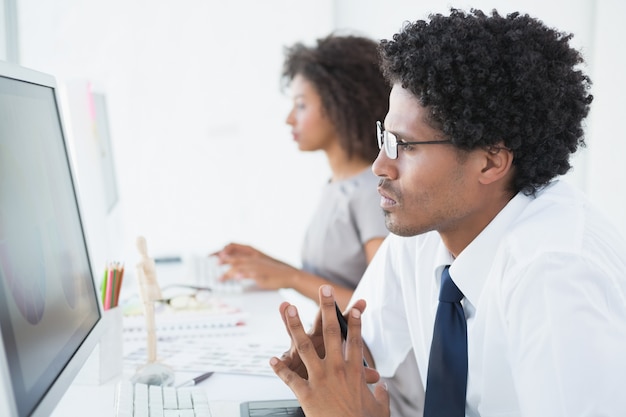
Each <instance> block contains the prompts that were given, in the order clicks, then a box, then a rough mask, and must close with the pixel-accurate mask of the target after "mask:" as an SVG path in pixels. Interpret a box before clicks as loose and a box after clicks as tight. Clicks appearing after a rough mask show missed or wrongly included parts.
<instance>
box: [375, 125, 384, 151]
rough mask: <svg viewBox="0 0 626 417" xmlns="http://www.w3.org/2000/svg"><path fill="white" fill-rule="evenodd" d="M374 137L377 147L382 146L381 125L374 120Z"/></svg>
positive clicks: (380, 147)
mask: <svg viewBox="0 0 626 417" xmlns="http://www.w3.org/2000/svg"><path fill="white" fill-rule="evenodd" d="M376 139H377V140H378V149H382V148H383V143H384V138H383V125H382V123H380V122H376Z"/></svg>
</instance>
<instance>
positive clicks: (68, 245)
mask: <svg viewBox="0 0 626 417" xmlns="http://www.w3.org/2000/svg"><path fill="white" fill-rule="evenodd" d="M0 64H1V65H0V327H1V329H0V330H1V331H0V340H1V342H2V343H0V345H1V346H0V354H2V357H0V368H1V369H0V402H6V401H3V400H8V402H9V403H10V404H8V405H4V406H5V407H8V408H6V409H5V410H4V412H6V413H10V415H18V416H20V417H21V416H31V415H48V414H50V412H51V411H52V410H53V408H54V406H55V405H56V402H57V401H58V400H59V398H60V396H62V395H63V393H64V392H65V390H66V388H67V386H68V385H69V384H70V383H71V381H72V379H73V377H74V376H75V374H76V372H77V371H78V370H79V369H80V366H82V364H83V362H84V361H85V359H86V358H87V356H88V354H89V353H90V352H91V350H92V349H93V347H94V345H95V343H96V342H97V337H98V335H97V333H98V332H96V331H94V329H95V328H96V327H99V326H97V325H98V324H99V321H100V318H101V310H100V306H99V303H98V298H97V291H96V288H95V285H94V280H93V274H92V270H91V266H90V262H89V254H88V249H87V245H86V241H85V236H84V231H83V226H82V222H81V215H80V210H79V204H78V200H77V197H76V190H75V187H74V181H73V177H72V172H71V167H70V162H69V161H70V160H69V158H68V150H67V146H66V143H65V138H64V134H63V128H62V123H61V114H60V112H59V107H58V100H57V92H56V84H55V82H54V79H53V78H52V77H49V76H46V75H44V74H41V73H38V72H34V71H29V70H26V69H23V68H20V67H16V66H13V65H10V64H7V63H4V62H0ZM3 396H4V397H5V398H3ZM48 397H50V398H48ZM52 397H54V398H52ZM2 407H3V406H2V405H0V414H1V415H4V414H3V413H2V411H3V409H2Z"/></svg>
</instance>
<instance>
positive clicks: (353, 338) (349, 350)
mask: <svg viewBox="0 0 626 417" xmlns="http://www.w3.org/2000/svg"><path fill="white" fill-rule="evenodd" d="M346 359H347V361H348V363H350V364H357V365H358V367H359V368H360V367H362V366H364V362H363V339H362V338H361V311H360V310H358V309H356V308H352V309H350V312H349V314H348V339H347V340H346Z"/></svg>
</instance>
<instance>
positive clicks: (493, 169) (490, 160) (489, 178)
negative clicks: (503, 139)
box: [480, 143, 513, 184]
mask: <svg viewBox="0 0 626 417" xmlns="http://www.w3.org/2000/svg"><path fill="white" fill-rule="evenodd" d="M483 151H484V154H483V155H484V156H483V157H484V167H483V169H482V170H481V176H480V182H481V183H482V184H491V183H493V182H495V181H499V180H501V179H502V178H504V177H505V176H507V175H508V174H509V173H510V172H511V170H512V167H513V151H511V150H510V149H509V148H507V147H505V146H504V143H498V144H496V145H492V146H489V147H486V148H484V150H483Z"/></svg>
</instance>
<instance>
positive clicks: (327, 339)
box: [319, 285, 344, 363]
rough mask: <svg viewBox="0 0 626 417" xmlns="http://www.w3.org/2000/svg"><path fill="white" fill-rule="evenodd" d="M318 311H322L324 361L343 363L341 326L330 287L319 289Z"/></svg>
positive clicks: (323, 286) (325, 286) (324, 286)
mask: <svg viewBox="0 0 626 417" xmlns="http://www.w3.org/2000/svg"><path fill="white" fill-rule="evenodd" d="M319 297H320V309H321V311H322V331H323V333H324V348H325V351H326V359H328V360H332V361H334V362H335V363H340V362H343V359H344V358H343V340H342V338H341V326H340V325H339V320H338V318H337V307H336V304H335V297H334V294H333V289H332V287H331V286H330V285H322V286H321V287H320V293H319Z"/></svg>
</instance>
